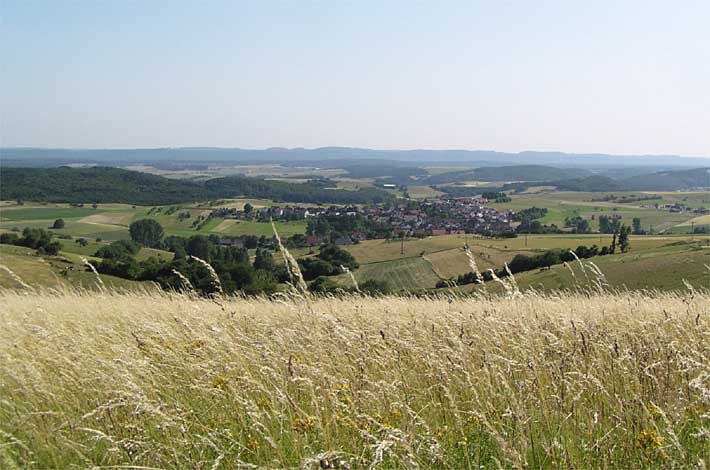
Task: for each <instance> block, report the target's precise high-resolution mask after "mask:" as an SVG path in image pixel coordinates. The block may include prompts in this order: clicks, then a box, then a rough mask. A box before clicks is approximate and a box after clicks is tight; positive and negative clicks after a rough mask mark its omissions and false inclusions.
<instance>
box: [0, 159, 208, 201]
mask: <svg viewBox="0 0 710 470" xmlns="http://www.w3.org/2000/svg"><path fill="white" fill-rule="evenodd" d="M207 197H208V193H207V191H205V190H204V189H203V188H201V187H199V186H197V185H195V184H193V183H189V182H186V181H179V180H172V179H168V178H163V177H161V176H156V175H150V174H147V173H140V172H137V171H128V170H122V169H119V168H109V167H91V168H68V167H60V168H7V167H3V168H2V169H0V199H4V200H7V199H22V200H25V201H46V202H69V203H94V202H98V203H125V204H138V205H150V204H175V203H180V202H189V201H195V200H200V199H207Z"/></svg>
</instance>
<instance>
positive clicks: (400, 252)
mask: <svg viewBox="0 0 710 470" xmlns="http://www.w3.org/2000/svg"><path fill="white" fill-rule="evenodd" d="M400 240H401V245H400V248H399V254H400V255H403V254H404V232H402V236H401V237H400Z"/></svg>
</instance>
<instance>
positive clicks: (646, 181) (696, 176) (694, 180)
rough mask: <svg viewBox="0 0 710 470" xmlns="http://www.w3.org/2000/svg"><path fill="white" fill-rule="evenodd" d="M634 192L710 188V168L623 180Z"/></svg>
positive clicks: (659, 173)
mask: <svg viewBox="0 0 710 470" xmlns="http://www.w3.org/2000/svg"><path fill="white" fill-rule="evenodd" d="M623 184H624V186H625V187H627V188H628V189H629V190H632V191H678V190H682V189H694V188H703V189H707V188H710V168H694V169H692V170H676V171H661V172H658V173H652V174H650V175H638V176H632V177H630V178H627V179H625V180H623Z"/></svg>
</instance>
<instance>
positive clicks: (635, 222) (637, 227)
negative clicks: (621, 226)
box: [632, 217, 644, 235]
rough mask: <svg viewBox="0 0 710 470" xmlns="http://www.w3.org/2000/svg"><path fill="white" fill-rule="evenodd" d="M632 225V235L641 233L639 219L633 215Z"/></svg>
mask: <svg viewBox="0 0 710 470" xmlns="http://www.w3.org/2000/svg"><path fill="white" fill-rule="evenodd" d="M632 223H633V225H634V235H643V233H644V232H643V229H642V228H641V219H639V218H638V217H634V219H633V221H632Z"/></svg>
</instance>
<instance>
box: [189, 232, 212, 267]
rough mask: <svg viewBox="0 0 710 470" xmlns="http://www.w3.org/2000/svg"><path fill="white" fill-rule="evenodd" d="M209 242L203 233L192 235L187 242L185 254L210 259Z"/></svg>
mask: <svg viewBox="0 0 710 470" xmlns="http://www.w3.org/2000/svg"><path fill="white" fill-rule="evenodd" d="M210 248H211V242H210V241H209V239H208V238H207V237H205V236H204V235H194V236H192V237H190V240H189V241H188V242H187V254H188V255H190V256H196V257H198V258H200V259H203V260H205V261H207V262H209V261H210Z"/></svg>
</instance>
